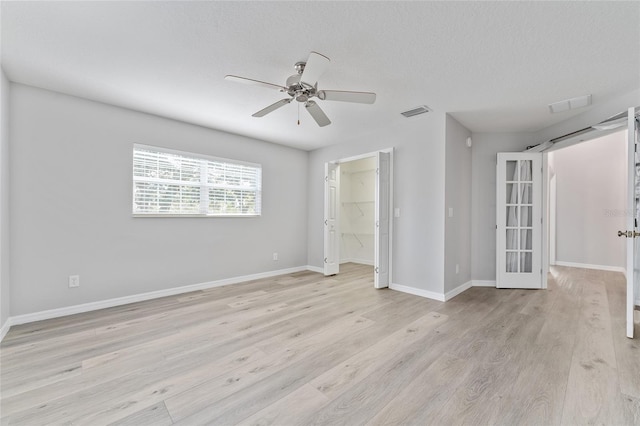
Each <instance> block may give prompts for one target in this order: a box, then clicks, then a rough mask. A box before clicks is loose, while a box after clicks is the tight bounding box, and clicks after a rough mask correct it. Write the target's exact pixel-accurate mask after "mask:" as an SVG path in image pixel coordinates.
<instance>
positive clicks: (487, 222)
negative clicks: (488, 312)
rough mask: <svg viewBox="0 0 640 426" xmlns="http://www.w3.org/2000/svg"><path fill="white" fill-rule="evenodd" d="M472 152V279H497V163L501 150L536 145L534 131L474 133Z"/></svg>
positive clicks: (505, 150)
mask: <svg viewBox="0 0 640 426" xmlns="http://www.w3.org/2000/svg"><path fill="white" fill-rule="evenodd" d="M471 138H472V139H473V148H472V152H471V157H472V168H471V176H472V179H471V193H472V195H471V212H472V214H471V278H472V279H473V280H480V281H495V279H496V165H497V158H498V157H497V155H498V153H499V152H517V151H522V150H524V149H525V148H526V147H527V146H528V145H532V144H534V142H533V140H534V136H533V134H530V133H474V134H473V135H472V136H471Z"/></svg>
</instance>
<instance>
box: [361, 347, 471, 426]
mask: <svg viewBox="0 0 640 426" xmlns="http://www.w3.org/2000/svg"><path fill="white" fill-rule="evenodd" d="M472 369H473V365H472V364H471V363H470V362H468V361H467V360H464V359H462V358H458V357H456V356H453V355H450V354H448V353H446V352H445V353H443V354H442V355H441V356H440V357H438V359H437V360H436V361H435V362H433V363H432V364H431V365H430V366H429V367H427V368H426V369H425V370H424V371H422V372H421V373H420V374H419V375H418V376H417V377H416V378H415V379H414V380H412V381H411V382H409V383H408V384H407V385H406V387H404V389H402V390H401V391H400V392H399V393H398V394H397V395H394V397H393V398H392V399H391V400H390V401H389V402H388V403H387V404H386V405H385V406H384V407H383V408H382V409H381V410H379V411H378V413H377V414H376V415H375V416H374V417H373V418H371V419H370V420H369V421H368V422H367V424H369V425H414V424H415V425H418V424H422V425H426V424H430V421H429V414H428V413H430V412H431V411H432V410H433V407H438V406H441V405H443V404H444V403H446V402H447V401H448V400H449V398H451V396H452V394H453V392H454V390H455V389H457V388H458V386H459V385H460V383H461V382H462V380H463V378H464V377H466V376H467V375H468V374H469V373H470V372H471V370H472Z"/></svg>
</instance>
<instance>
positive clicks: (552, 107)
mask: <svg viewBox="0 0 640 426" xmlns="http://www.w3.org/2000/svg"><path fill="white" fill-rule="evenodd" d="M589 105H591V95H584V96H578V97H577V98H571V99H566V100H564V101H560V102H554V103H552V104H549V111H551V112H552V113H554V114H555V113H557V112H563V111H569V110H570V109H576V108H583V107H586V106H589Z"/></svg>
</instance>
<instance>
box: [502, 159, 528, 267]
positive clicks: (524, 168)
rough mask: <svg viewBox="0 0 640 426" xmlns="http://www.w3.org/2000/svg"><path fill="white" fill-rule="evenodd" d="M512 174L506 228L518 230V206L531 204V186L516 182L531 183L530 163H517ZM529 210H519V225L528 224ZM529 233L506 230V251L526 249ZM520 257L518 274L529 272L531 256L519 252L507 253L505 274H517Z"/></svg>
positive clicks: (526, 161) (524, 208)
mask: <svg viewBox="0 0 640 426" xmlns="http://www.w3.org/2000/svg"><path fill="white" fill-rule="evenodd" d="M517 164H518V165H519V167H518V166H516V168H515V171H514V173H513V179H512V180H513V182H514V183H513V185H512V187H511V195H510V197H509V204H512V205H511V206H509V207H508V208H507V227H509V228H511V227H513V228H518V226H519V224H518V205H520V204H530V203H531V196H532V194H531V191H532V189H533V188H532V187H531V184H520V185H518V182H523V181H526V182H531V178H532V174H531V172H532V171H531V161H529V160H525V161H519V162H518V163H517ZM529 212H530V209H529V208H527V207H522V208H520V224H522V226H527V224H528V223H529ZM518 232H519V233H520V244H519V245H518ZM529 234H530V232H529V231H527V230H519V229H507V250H522V249H525V248H527V245H528V243H529V241H528V239H529V238H530V235H529ZM521 257H522V262H521V265H520V266H521V267H520V272H531V255H529V256H527V255H526V253H521V252H507V272H518V262H519V261H520V258H521Z"/></svg>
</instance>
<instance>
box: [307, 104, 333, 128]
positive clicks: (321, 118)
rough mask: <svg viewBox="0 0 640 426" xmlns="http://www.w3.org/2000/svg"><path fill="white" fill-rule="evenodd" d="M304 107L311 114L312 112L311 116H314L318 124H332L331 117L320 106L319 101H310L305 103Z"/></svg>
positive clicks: (322, 125)
mask: <svg viewBox="0 0 640 426" xmlns="http://www.w3.org/2000/svg"><path fill="white" fill-rule="evenodd" d="M304 107H305V108H306V109H307V111H309V114H311V117H313V119H314V120H316V123H318V126H320V127H324V126H328V125H329V124H331V120H329V117H327V115H326V114H325V113H324V111H322V109H320V106H319V105H318V104H317V103H315V102H313V101H308V102H307V103H306V104H305V105H304Z"/></svg>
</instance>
